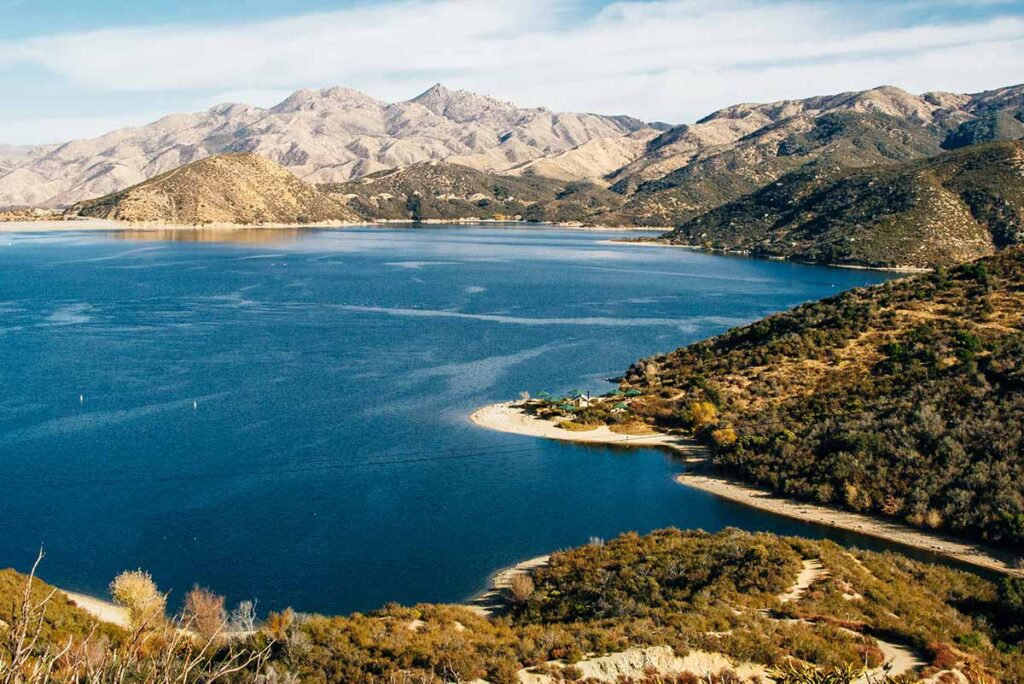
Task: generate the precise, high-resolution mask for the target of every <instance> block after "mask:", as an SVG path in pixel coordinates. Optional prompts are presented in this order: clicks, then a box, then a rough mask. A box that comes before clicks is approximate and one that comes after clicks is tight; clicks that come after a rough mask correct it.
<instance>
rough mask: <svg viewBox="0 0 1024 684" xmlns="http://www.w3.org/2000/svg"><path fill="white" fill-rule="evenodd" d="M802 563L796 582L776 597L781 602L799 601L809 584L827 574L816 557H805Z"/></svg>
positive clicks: (805, 593)
mask: <svg viewBox="0 0 1024 684" xmlns="http://www.w3.org/2000/svg"><path fill="white" fill-rule="evenodd" d="M803 563H804V567H803V569H802V570H800V573H799V574H798V575H797V576H796V584H794V585H793V586H792V587H791V588H790V590H789V591H787V592H786V593H785V594H779V596H778V599H779V601H781V602H782V603H790V602H792V601H799V600H800V599H802V598H803V597H804V596H806V595H807V590H808V589H810V588H811V585H813V584H815V583H816V582H820V581H821V580H823V579H825V578H826V577H828V576H829V572H828V570H827V569H825V566H824V565H822V564H821V561H820V560H818V559H817V558H806V559H804V561H803Z"/></svg>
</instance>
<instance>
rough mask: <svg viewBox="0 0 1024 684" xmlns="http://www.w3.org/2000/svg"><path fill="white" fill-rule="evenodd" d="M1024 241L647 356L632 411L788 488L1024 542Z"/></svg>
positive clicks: (746, 472) (637, 376)
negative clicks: (687, 431)
mask: <svg viewBox="0 0 1024 684" xmlns="http://www.w3.org/2000/svg"><path fill="white" fill-rule="evenodd" d="M1022 312H1024V248H1020V247H1017V248H1012V249H1007V250H1004V251H1002V252H1000V253H999V254H996V255H995V256H992V257H986V258H984V259H980V260H978V261H975V262H972V263H970V264H965V265H963V266H960V267H957V268H955V269H951V270H949V271H946V270H944V269H938V270H936V272H934V273H931V274H927V275H921V276H916V277H913V278H906V279H900V280H895V281H892V282H889V283H886V284H884V285H879V286H876V287H871V288H863V289H857V290H851V291H850V292H847V293H844V294H842V295H839V296H837V297H833V298H831V299H826V300H824V301H821V302H816V303H813V304H807V305H804V306H801V307H798V308H796V309H794V310H793V311H790V312H787V313H783V314H779V315H776V316H772V317H769V318H766V319H764V320H761V321H758V322H756V323H754V324H752V325H749V326H745V327H742V328H736V329H734V330H731V331H729V332H727V333H725V334H724V335H721V336H719V337H715V338H713V339H710V340H707V341H704V342H699V343H697V344H693V345H690V346H688V347H684V348H681V349H677V350H676V351H674V352H672V353H669V354H665V355H660V356H655V357H652V358H648V359H644V360H643V361H640V362H638V363H637V364H634V366H633V367H631V368H630V369H629V371H628V372H627V373H626V376H625V386H626V387H629V386H633V387H637V388H641V390H642V392H643V396H642V397H641V398H640V400H638V401H635V402H633V403H631V404H630V409H631V410H633V411H634V412H636V413H638V414H640V415H643V416H646V417H647V418H648V419H649V420H651V421H654V422H656V423H659V424H661V425H662V426H664V427H688V428H691V429H693V430H695V431H696V432H697V434H698V435H700V436H701V437H703V438H705V439H706V440H707V441H708V442H709V443H710V444H711V445H712V446H713V447H714V449H715V454H714V462H715V464H716V465H717V466H719V467H720V468H723V469H726V470H728V471H730V472H732V473H734V474H736V475H738V476H740V477H741V478H743V479H745V480H748V481H751V482H754V483H757V484H760V485H763V486H766V487H769V488H771V489H773V490H775V491H776V492H779V493H780V494H783V495H785V496H788V497H798V498H805V499H808V500H812V501H816V502H818V503H826V504H833V505H838V506H842V507H845V508H848V509H851V510H854V511H859V512H869V513H875V514H879V515H886V516H891V517H893V518H896V519H900V520H905V521H907V522H909V523H910V524H913V525H917V526H921V527H929V528H937V529H946V530H950V531H954V532H957V533H959V534H962V535H964V536H967V537H970V538H974V539H982V540H986V541H988V542H995V543H1000V544H1003V545H1005V548H1008V549H1012V548H1016V549H1018V550H1020V549H1024V432H1022V429H1021V426H1022V425H1024V318H1022Z"/></svg>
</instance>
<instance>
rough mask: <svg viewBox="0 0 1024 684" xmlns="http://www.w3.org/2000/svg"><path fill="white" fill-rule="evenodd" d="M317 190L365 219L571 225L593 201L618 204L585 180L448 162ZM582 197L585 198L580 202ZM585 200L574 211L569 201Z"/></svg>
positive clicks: (592, 208)
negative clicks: (508, 173) (516, 173)
mask: <svg viewBox="0 0 1024 684" xmlns="http://www.w3.org/2000/svg"><path fill="white" fill-rule="evenodd" d="M319 187H320V189H321V190H323V191H324V192H326V193H328V194H329V195H331V196H332V197H335V198H337V199H339V200H341V201H343V202H345V203H346V204H347V205H348V207H349V208H350V209H352V210H353V211H355V212H357V213H358V214H359V215H360V216H362V217H364V218H365V219H367V220H380V219H384V220H431V219H467V218H476V219H499V220H502V219H527V220H534V221H540V220H544V221H551V220H556V219H555V218H554V217H555V215H556V214H557V215H559V216H564V217H566V218H564V219H562V220H565V221H575V220H580V219H581V218H583V217H585V216H588V215H591V214H593V213H594V212H595V211H597V209H596V205H595V204H593V202H602V201H603V202H605V203H606V207H608V208H610V206H618V205H619V204H621V202H622V199H621V197H619V196H618V195H616V194H615V193H613V192H611V191H609V190H606V189H604V188H601V187H599V186H596V185H593V184H591V183H588V182H585V181H579V182H567V181H564V180H556V179H552V178H542V177H540V176H536V175H533V174H524V175H522V176H500V175H497V174H493V173H487V172H485V171H478V170H476V169H471V168H469V167H466V166H461V165H459V164H452V163H449V162H437V161H432V162H420V163H418V164H413V165H411V166H406V167H402V168H399V169H393V170H390V171H379V172H377V173H372V174H370V175H368V176H364V177H362V178H359V179H357V180H354V181H349V182H347V183H327V184H322V185H320V186H319ZM584 198H586V199H584ZM574 201H575V202H587V203H588V204H587V207H586V209H583V208H577V209H576V210H575V212H573V211H572V210H571V209H570V208H569V207H570V205H571V204H572V202H574Z"/></svg>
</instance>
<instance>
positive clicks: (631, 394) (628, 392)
mask: <svg viewBox="0 0 1024 684" xmlns="http://www.w3.org/2000/svg"><path fill="white" fill-rule="evenodd" d="M623 394H625V395H626V396H627V397H639V396H640V395H641V394H643V392H641V391H640V390H636V389H631V390H626V391H625V392H623Z"/></svg>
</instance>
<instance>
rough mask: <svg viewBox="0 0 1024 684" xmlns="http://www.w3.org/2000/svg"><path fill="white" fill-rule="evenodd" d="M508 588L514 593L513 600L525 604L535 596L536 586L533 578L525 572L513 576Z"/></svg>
mask: <svg viewBox="0 0 1024 684" xmlns="http://www.w3.org/2000/svg"><path fill="white" fill-rule="evenodd" d="M508 588H509V591H510V592H511V594H512V600H513V601H515V602H516V603H517V604H519V605H523V604H525V603H526V602H527V601H529V600H530V597H531V596H533V592H534V590H535V588H536V587H535V586H534V584H533V578H532V577H530V575H528V574H527V573H525V572H523V573H519V574H516V575H513V576H512V579H511V580H510V581H509V585H508Z"/></svg>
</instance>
